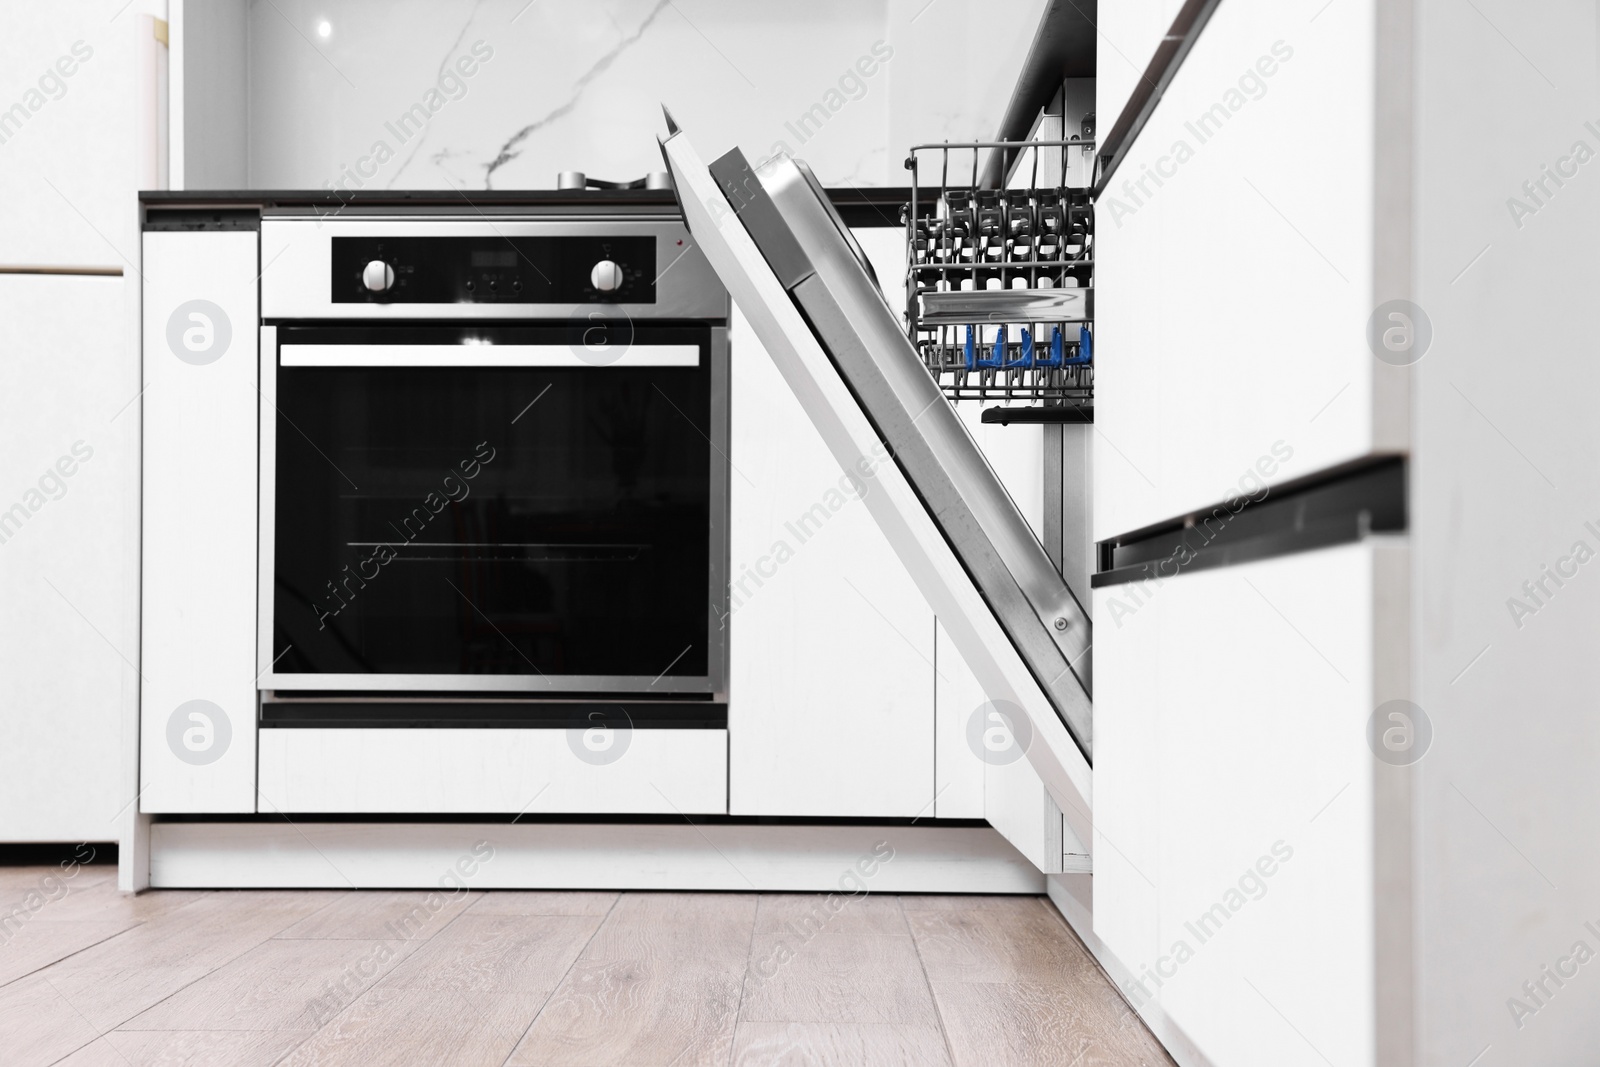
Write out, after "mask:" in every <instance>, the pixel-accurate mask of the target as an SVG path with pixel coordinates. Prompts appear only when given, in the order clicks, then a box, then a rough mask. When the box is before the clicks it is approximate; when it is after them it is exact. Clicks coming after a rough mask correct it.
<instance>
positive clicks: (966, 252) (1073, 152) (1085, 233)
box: [905, 138, 1094, 422]
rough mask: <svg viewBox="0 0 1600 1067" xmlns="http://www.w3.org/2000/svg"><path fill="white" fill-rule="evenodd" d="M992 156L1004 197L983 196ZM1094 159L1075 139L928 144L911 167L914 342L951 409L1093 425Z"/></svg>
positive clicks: (989, 192) (910, 326)
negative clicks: (982, 179) (969, 403)
mask: <svg viewBox="0 0 1600 1067" xmlns="http://www.w3.org/2000/svg"><path fill="white" fill-rule="evenodd" d="M992 152H1000V153H1002V161H1003V163H1004V164H1005V166H1003V167H1002V168H1001V173H1003V174H1008V175H1010V176H1011V179H1010V181H1008V183H1007V185H1008V187H1007V188H1004V189H981V188H978V174H979V171H980V165H981V162H982V159H981V157H983V156H984V154H985V153H992ZM934 155H936V156H937V159H936V160H930V159H929V158H928V157H930V156H934ZM968 157H970V161H971V166H970V169H969V168H968V167H967V166H966V164H967V161H968ZM1093 158H1094V142H1093V141H1092V140H1083V139H1078V138H1074V139H1072V140H1067V141H966V142H960V143H955V142H944V143H939V144H922V145H915V146H913V147H912V149H911V153H910V155H909V156H908V157H907V159H906V163H905V165H906V169H907V170H909V171H910V172H911V203H910V205H909V206H908V208H907V210H906V217H905V223H906V282H905V285H906V317H905V321H906V334H907V336H908V337H910V339H911V343H912V344H913V345H914V346H915V347H916V350H917V354H918V355H919V356H920V357H921V358H922V362H923V364H924V365H925V366H926V367H927V368H928V371H929V373H930V374H932V375H933V378H934V380H935V381H936V382H938V383H939V388H940V390H941V391H942V392H943V393H944V395H945V396H946V397H947V398H949V399H950V400H951V401H954V402H959V401H962V400H977V401H981V402H998V403H1001V404H1004V405H1016V404H1036V405H1040V406H1039V407H1034V408H1028V409H1025V410H1018V409H1017V408H1015V407H1011V406H1008V407H1005V408H1002V409H999V410H997V411H986V412H985V413H984V420H985V421H995V422H1006V421H1013V419H1016V420H1017V421H1033V422H1067V421H1075V422H1081V421H1088V420H1091V419H1092V418H1093V414H1092V412H1093V399H1094V343H1093V332H1094V327H1093V323H1094V207H1093V204H1092V203H1091V201H1090V190H1089V188H1088V177H1089V175H1090V174H1091V173H1092V165H1093ZM929 166H937V170H938V176H939V180H938V184H937V186H934V185H932V184H931V183H928V184H924V182H923V181H922V171H923V168H924V167H929ZM952 172H954V173H952ZM963 178H965V179H967V180H966V181H965V182H963V181H962V180H961V179H963ZM991 416H995V417H993V418H991Z"/></svg>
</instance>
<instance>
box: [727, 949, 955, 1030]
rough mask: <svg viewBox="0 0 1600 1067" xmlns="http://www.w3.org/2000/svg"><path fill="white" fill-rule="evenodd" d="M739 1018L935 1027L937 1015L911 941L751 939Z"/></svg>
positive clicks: (763, 1020)
mask: <svg viewBox="0 0 1600 1067" xmlns="http://www.w3.org/2000/svg"><path fill="white" fill-rule="evenodd" d="M739 1017H740V1018H741V1019H749V1020H751V1021H755V1022H787V1023H830V1022H846V1023H893V1024H899V1025H902V1026H916V1027H937V1026H938V1025H939V1017H938V1012H937V1010H936V1009H935V1007H934V1003H933V998H932V997H931V996H930V995H929V993H928V980H927V978H926V977H925V976H924V974H923V971H922V964H921V963H920V961H919V960H918V958H917V949H916V945H915V944H913V943H912V940H911V938H909V937H885V936H863V935H861V934H856V933H838V934H836V933H826V932H825V933H820V934H816V935H814V936H812V937H810V938H809V939H807V938H798V937H794V936H793V935H790V934H757V935H756V936H755V939H754V940H753V941H752V942H751V945H750V967H749V972H748V974H747V976H746V978H745V987H744V1002H743V1006H742V1007H741V1008H740V1010H739Z"/></svg>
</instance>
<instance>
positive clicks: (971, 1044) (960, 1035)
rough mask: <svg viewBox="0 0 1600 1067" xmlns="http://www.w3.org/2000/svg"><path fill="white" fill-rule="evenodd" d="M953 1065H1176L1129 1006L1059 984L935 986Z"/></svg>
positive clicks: (1138, 1066)
mask: <svg viewBox="0 0 1600 1067" xmlns="http://www.w3.org/2000/svg"><path fill="white" fill-rule="evenodd" d="M933 993H934V998H935V999H936V1000H937V1001H938V1004H939V1013H940V1015H941V1017H942V1018H943V1019H944V1027H945V1033H946V1034H948V1035H949V1038H950V1046H951V1048H952V1050H953V1051H954V1053H955V1063H956V1067H1061V1065H1062V1064H1072V1065H1073V1067H1175V1064H1174V1063H1173V1060H1172V1059H1171V1057H1169V1056H1168V1055H1167V1053H1166V1051H1165V1050H1164V1049H1162V1047H1161V1045H1160V1044H1159V1043H1158V1042H1157V1041H1156V1039H1155V1038H1154V1037H1152V1036H1151V1034H1150V1032H1149V1031H1148V1030H1146V1029H1145V1027H1144V1024H1143V1023H1142V1022H1140V1021H1139V1019H1138V1017H1137V1016H1136V1015H1134V1014H1133V1011H1132V1009H1131V1008H1128V1007H1127V1006H1126V1005H1125V1004H1121V1003H1120V1001H1119V1004H1120V1007H1121V1011H1120V1013H1119V1012H1118V1011H1117V1010H1116V1009H1115V1008H1110V1006H1109V1005H1105V1004H1086V1003H1085V1002H1084V1000H1083V999H1082V998H1081V997H1080V996H1079V995H1077V994H1078V993H1079V990H1077V989H1075V988H1072V987H1071V986H1067V985H1064V984H1061V983H1050V984H1046V983H1040V982H1032V981H1028V982H935V983H934V985H933Z"/></svg>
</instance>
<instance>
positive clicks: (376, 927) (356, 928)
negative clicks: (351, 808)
mask: <svg viewBox="0 0 1600 1067" xmlns="http://www.w3.org/2000/svg"><path fill="white" fill-rule="evenodd" d="M476 901H477V894H475V893H471V892H465V891H458V892H448V891H445V890H427V889H421V890H380V889H356V890H352V891H351V892H349V893H347V894H345V895H344V896H342V897H340V898H339V899H337V900H334V901H330V902H329V903H328V905H327V907H324V908H322V909H320V910H319V911H317V912H316V913H314V914H312V915H308V916H306V917H305V918H304V919H301V920H300V921H299V922H297V923H295V924H293V925H292V926H289V927H288V928H286V929H284V930H282V931H280V932H279V933H277V934H276V935H274V936H276V937H280V938H306V939H318V938H348V939H350V940H354V941H425V940H427V939H428V938H430V937H432V936H433V935H434V934H436V933H438V932H439V931H440V930H443V929H444V928H445V927H446V926H448V925H450V920H451V919H454V918H455V917H456V916H457V915H460V914H461V913H462V912H464V911H466V910H467V909H468V908H470V907H472V905H473V904H474V903H475V902H476Z"/></svg>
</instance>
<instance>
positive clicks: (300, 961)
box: [119, 938, 417, 1030]
mask: <svg viewBox="0 0 1600 1067" xmlns="http://www.w3.org/2000/svg"><path fill="white" fill-rule="evenodd" d="M416 944H417V943H416V942H414V941H355V940H351V939H347V938H337V939H335V938H328V939H317V940H299V939H295V940H279V939H276V938H272V939H268V940H266V941H264V942H262V943H261V944H259V945H257V946H256V947H254V948H252V949H250V950H249V951H247V952H245V953H244V954H243V955H241V956H239V957H238V958H237V959H234V960H231V961H230V962H228V963H226V964H224V965H223V966H221V967H218V968H217V969H216V970H213V971H211V972H210V973H208V974H207V975H206V976H205V977H203V978H201V979H200V980H198V981H196V982H194V983H192V984H190V985H188V986H185V987H184V988H183V989H182V990H180V991H178V992H176V993H173V994H172V995H171V996H168V997H166V998H164V999H163V1000H161V1002H160V1003H158V1004H156V1005H154V1006H152V1007H150V1008H149V1009H147V1010H145V1011H143V1012H140V1013H139V1014H138V1015H136V1016H134V1017H133V1018H132V1019H129V1020H128V1021H127V1022H125V1023H123V1024H122V1025H121V1026H120V1027H119V1029H122V1030H315V1029H317V1028H318V1027H320V1026H321V1025H322V1024H323V1023H325V1022H327V1020H329V1019H331V1018H333V1016H335V1015H337V1014H338V1013H339V1012H340V1011H343V1010H344V1008H345V1007H346V1006H348V1005H349V1004H351V1003H352V1002H354V1001H355V1000H356V999H357V998H359V997H360V996H361V994H362V993H364V992H366V991H367V990H368V989H370V988H371V987H372V986H374V985H376V984H377V982H378V980H379V979H381V978H382V977H383V976H384V975H386V974H388V973H390V972H391V971H392V970H394V969H395V967H396V966H397V965H398V964H399V962H400V961H401V960H403V959H404V958H405V956H406V954H407V953H409V952H410V951H411V950H412V949H413V948H415V947H416Z"/></svg>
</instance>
